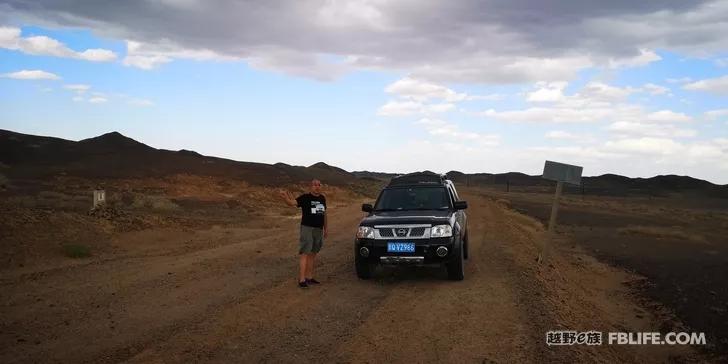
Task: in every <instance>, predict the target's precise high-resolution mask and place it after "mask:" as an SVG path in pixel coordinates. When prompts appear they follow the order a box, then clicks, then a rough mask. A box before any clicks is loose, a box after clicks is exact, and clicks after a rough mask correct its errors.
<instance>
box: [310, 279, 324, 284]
mask: <svg viewBox="0 0 728 364" xmlns="http://www.w3.org/2000/svg"><path fill="white" fill-rule="evenodd" d="M306 283H308V284H321V282H319V281H317V280H316V279H314V278H306Z"/></svg>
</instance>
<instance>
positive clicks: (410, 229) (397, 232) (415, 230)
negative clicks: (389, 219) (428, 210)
mask: <svg viewBox="0 0 728 364" xmlns="http://www.w3.org/2000/svg"><path fill="white" fill-rule="evenodd" d="M375 236H376V238H380V239H408V238H418V239H427V238H429V237H430V226H429V225H384V226H376V235H375Z"/></svg>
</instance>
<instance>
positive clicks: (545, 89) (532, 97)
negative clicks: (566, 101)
mask: <svg viewBox="0 0 728 364" xmlns="http://www.w3.org/2000/svg"><path fill="white" fill-rule="evenodd" d="M566 85H567V83H566V82H539V83H537V84H536V87H538V89H537V90H535V91H532V92H529V93H528V94H527V96H526V101H529V102H554V101H559V100H562V99H563V98H564V88H566Z"/></svg>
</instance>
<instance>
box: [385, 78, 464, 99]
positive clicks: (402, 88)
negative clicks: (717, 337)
mask: <svg viewBox="0 0 728 364" xmlns="http://www.w3.org/2000/svg"><path fill="white" fill-rule="evenodd" d="M384 91H385V92H387V93H390V94H395V95H397V96H399V97H403V98H406V99H411V100H415V101H419V102H424V101H428V100H431V99H441V100H445V101H448V102H456V101H463V100H465V99H467V98H468V95H467V94H464V93H457V92H455V91H453V90H451V89H449V88H447V87H445V86H442V85H438V84H434V83H431V82H425V81H421V80H416V79H414V78H411V77H405V78H403V79H401V80H398V81H396V82H394V83H392V84H391V85H389V86H387V88H385V89H384Z"/></svg>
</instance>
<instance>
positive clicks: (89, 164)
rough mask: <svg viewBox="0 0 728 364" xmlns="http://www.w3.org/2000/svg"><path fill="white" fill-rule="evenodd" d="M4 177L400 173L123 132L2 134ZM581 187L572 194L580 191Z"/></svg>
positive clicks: (472, 177) (484, 177)
mask: <svg viewBox="0 0 728 364" xmlns="http://www.w3.org/2000/svg"><path fill="white" fill-rule="evenodd" d="M0 167H2V169H0V173H3V174H5V175H7V176H9V177H16V178H42V177H48V176H52V175H58V174H63V175H75V176H80V177H87V178H134V177H160V176H165V175H170V174H177V173H188V174H198V175H210V176H226V177H230V178H239V179H243V180H246V181H248V182H250V183H253V184H259V185H273V186H275V185H282V184H287V183H295V182H300V181H306V180H310V179H312V178H318V179H321V180H322V181H324V182H325V183H329V184H334V185H347V184H352V183H358V182H361V181H362V180H370V181H378V182H386V181H388V180H389V179H391V178H392V177H394V176H397V175H398V174H396V173H384V172H370V171H354V172H348V171H346V170H344V169H341V168H339V167H335V166H331V165H329V164H326V163H324V162H318V163H315V164H313V165H310V166H308V167H304V166H292V165H288V164H285V163H276V164H273V165H271V164H265V163H255V162H240V161H234V160H230V159H224V158H217V157H210V156H204V155H201V154H199V153H197V152H195V151H190V150H185V149H182V150H179V151H170V150H165V149H156V148H153V147H151V146H148V145H146V144H143V143H140V142H138V141H136V140H134V139H132V138H129V137H127V136H124V135H122V134H121V133H118V132H111V133H106V134H103V135H100V136H97V137H93V138H88V139H83V140H80V141H77V142H76V141H70V140H66V139H61V138H54V137H45V136H35V135H29V134H21V133H16V132H13V131H9V130H2V129H0ZM447 175H448V177H449V178H450V179H452V180H453V181H455V182H456V183H458V184H459V185H460V184H464V185H473V186H475V185H508V186H543V187H549V186H553V182H551V181H547V180H544V179H542V178H541V176H538V175H527V174H524V173H519V172H508V173H495V174H494V173H472V174H465V173H462V172H459V171H450V172H448V173H447ZM582 181H583V184H584V188H586V189H588V191H589V193H598V194H629V193H631V192H639V193H645V192H648V193H654V194H656V195H659V194H661V193H666V192H671V191H672V192H682V191H702V192H705V193H707V194H709V195H711V196H720V197H728V185H716V184H713V183H711V182H708V181H704V180H701V179H696V178H693V177H689V176H677V175H660V176H655V177H651V178H629V177H625V176H620V175H616V174H604V175H601V176H595V177H583V178H582ZM577 188H580V187H568V188H567V190H569V189H571V190H575V189H577Z"/></svg>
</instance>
